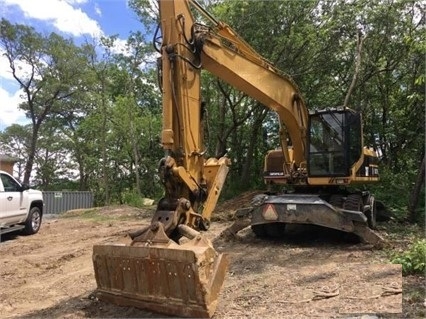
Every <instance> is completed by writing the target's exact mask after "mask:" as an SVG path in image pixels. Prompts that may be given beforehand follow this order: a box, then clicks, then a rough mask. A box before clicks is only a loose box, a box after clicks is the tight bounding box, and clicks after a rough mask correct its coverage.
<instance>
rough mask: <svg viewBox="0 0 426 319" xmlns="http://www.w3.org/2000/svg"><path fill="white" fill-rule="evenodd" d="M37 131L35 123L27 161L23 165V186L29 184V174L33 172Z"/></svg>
mask: <svg viewBox="0 0 426 319" xmlns="http://www.w3.org/2000/svg"><path fill="white" fill-rule="evenodd" d="M39 129H40V125H38V124H37V123H35V124H34V125H33V134H32V136H31V142H30V143H31V144H30V149H29V152H28V160H27V162H26V164H25V173H24V180H23V183H24V184H29V183H30V178H31V172H32V170H33V165H34V158H35V153H36V146H37V139H38V131H39Z"/></svg>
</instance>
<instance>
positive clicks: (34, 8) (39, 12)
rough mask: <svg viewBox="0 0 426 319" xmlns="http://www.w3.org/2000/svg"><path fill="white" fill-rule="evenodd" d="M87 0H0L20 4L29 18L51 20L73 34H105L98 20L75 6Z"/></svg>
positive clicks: (95, 35) (8, 4)
mask: <svg viewBox="0 0 426 319" xmlns="http://www.w3.org/2000/svg"><path fill="white" fill-rule="evenodd" d="M85 2H86V0H66V1H62V0H43V4H41V3H40V2H39V1H34V0H33V1H28V0H0V4H1V5H3V6H12V5H16V6H18V7H19V8H20V9H21V10H22V12H23V13H24V15H25V16H26V17H28V18H33V19H37V20H42V21H47V22H51V23H52V24H53V25H54V26H55V27H56V28H57V29H58V30H60V31H62V32H65V33H70V34H72V35H73V36H81V35H84V34H89V35H91V36H93V37H100V36H101V35H103V32H102V30H101V27H100V26H99V23H98V22H97V21H96V20H93V19H91V18H90V17H89V16H88V15H87V14H86V13H85V12H83V11H82V10H81V9H80V8H76V7H73V5H78V4H82V3H85Z"/></svg>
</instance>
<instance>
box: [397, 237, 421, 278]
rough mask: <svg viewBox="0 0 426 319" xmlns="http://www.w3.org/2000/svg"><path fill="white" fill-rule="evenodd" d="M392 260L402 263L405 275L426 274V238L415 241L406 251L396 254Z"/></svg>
mask: <svg viewBox="0 0 426 319" xmlns="http://www.w3.org/2000/svg"><path fill="white" fill-rule="evenodd" d="M391 262H392V263H394V264H401V266H402V273H403V274H404V275H411V274H423V275H424V274H425V270H426V266H425V265H426V239H421V240H418V241H416V242H415V243H413V244H412V245H411V246H410V247H409V248H408V249H407V250H406V251H404V252H402V253H397V254H394V256H392V257H391Z"/></svg>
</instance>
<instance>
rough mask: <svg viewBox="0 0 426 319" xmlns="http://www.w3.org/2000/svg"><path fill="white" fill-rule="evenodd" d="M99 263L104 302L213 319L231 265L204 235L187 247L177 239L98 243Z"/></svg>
mask: <svg viewBox="0 0 426 319" xmlns="http://www.w3.org/2000/svg"><path fill="white" fill-rule="evenodd" d="M162 238H166V239H168V238H167V236H166V235H164V236H163V237H162ZM93 264H94V270H95V277H96V283H97V287H98V288H97V293H96V295H97V297H98V298H99V299H101V300H104V301H107V302H111V303H115V304H117V305H121V306H133V307H137V308H142V309H147V310H150V311H153V312H158V313H162V314H168V315H173V316H174V317H175V316H177V317H197V318H209V317H211V316H213V314H214V311H215V309H216V306H217V302H218V297H219V292H220V289H221V287H222V284H223V281H224V279H225V274H226V270H227V266H228V261H227V258H226V256H225V255H223V254H219V253H217V252H216V251H215V250H214V248H213V246H212V244H211V243H210V241H209V240H207V239H206V238H204V237H203V236H201V235H198V236H196V237H194V238H193V239H191V240H189V241H188V242H186V243H184V244H181V245H178V244H176V243H175V242H173V241H171V240H167V242H166V240H163V241H162V240H159V241H157V242H156V241H155V240H152V241H149V242H148V241H147V242H140V243H136V244H134V243H132V245H117V244H113V245H111V244H105V245H96V246H94V248H93Z"/></svg>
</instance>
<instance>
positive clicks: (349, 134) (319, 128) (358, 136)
mask: <svg viewBox="0 0 426 319" xmlns="http://www.w3.org/2000/svg"><path fill="white" fill-rule="evenodd" d="M308 144H309V148H308V150H309V155H308V175H309V176H310V177H325V176H327V177H328V176H329V177H334V176H340V177H343V176H349V175H350V170H351V167H352V166H353V165H354V164H355V163H356V162H357V161H358V160H359V158H360V157H361V155H362V127H361V116H360V114H359V113H356V112H354V111H352V110H349V109H343V110H326V111H320V112H315V113H313V114H310V116H309V135H308Z"/></svg>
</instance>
